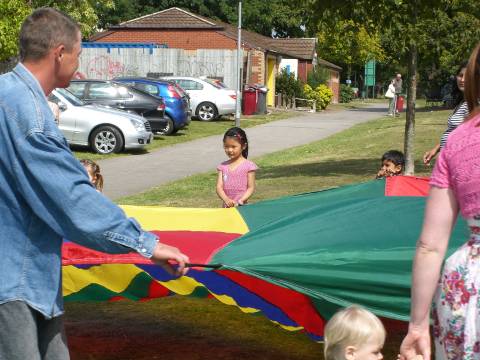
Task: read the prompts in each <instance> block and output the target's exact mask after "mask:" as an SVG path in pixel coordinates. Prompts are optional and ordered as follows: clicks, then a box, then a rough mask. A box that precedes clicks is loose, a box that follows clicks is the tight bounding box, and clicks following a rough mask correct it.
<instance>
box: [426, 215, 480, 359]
mask: <svg viewBox="0 0 480 360" xmlns="http://www.w3.org/2000/svg"><path fill="white" fill-rule="evenodd" d="M468 224H469V226H470V230H471V232H472V233H471V236H470V240H469V241H468V242H467V243H465V244H464V245H463V246H462V247H461V248H460V249H458V250H457V251H456V252H455V253H453V254H452V255H451V256H450V257H449V258H448V259H447V260H446V262H445V265H444V268H443V274H442V277H441V278H440V283H439V288H438V290H437V293H436V295H435V298H434V306H433V336H434V337H435V349H436V356H435V359H437V360H439V359H458V360H460V359H463V360H470V359H472V360H473V359H480V338H479V335H480V318H479V312H480V296H479V295H480V294H479V289H480V217H477V218H474V219H468Z"/></svg>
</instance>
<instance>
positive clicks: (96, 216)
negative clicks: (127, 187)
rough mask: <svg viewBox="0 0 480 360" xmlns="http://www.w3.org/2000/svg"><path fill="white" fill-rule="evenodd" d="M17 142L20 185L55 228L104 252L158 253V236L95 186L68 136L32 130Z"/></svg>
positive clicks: (14, 160)
mask: <svg viewBox="0 0 480 360" xmlns="http://www.w3.org/2000/svg"><path fill="white" fill-rule="evenodd" d="M15 146H16V149H15V150H16V156H15V157H12V159H11V160H12V165H13V171H14V174H15V177H16V179H17V183H18V187H19V191H20V193H21V194H22V195H23V198H24V199H25V201H26V202H28V204H29V206H30V207H31V209H32V210H33V212H34V213H35V214H36V215H37V216H38V217H39V218H41V219H42V220H43V221H44V222H45V223H46V224H48V226H50V227H51V228H52V229H53V230H54V231H55V232H57V233H58V234H59V235H61V236H63V237H64V238H66V239H69V240H70V241H74V242H76V243H78V244H80V245H83V246H86V247H89V248H92V249H95V250H98V251H102V252H107V253H127V252H131V251H132V250H135V251H137V252H138V253H139V254H141V255H142V256H144V257H147V258H150V257H151V256H152V254H153V249H154V248H155V246H156V244H157V242H158V238H157V236H156V235H155V234H153V233H149V232H145V231H143V230H142V228H141V227H140V225H139V224H138V222H137V221H136V220H134V219H132V218H127V217H126V215H125V213H124V212H123V210H122V209H121V208H119V207H118V206H117V205H115V204H114V203H113V202H111V201H110V200H109V199H107V198H106V197H105V196H103V195H102V194H101V193H99V192H98V191H96V190H95V189H94V187H93V186H92V185H91V184H90V182H89V180H88V177H87V174H86V172H85V170H84V168H83V167H82V165H81V164H80V163H79V161H78V160H77V159H76V158H75V157H74V156H73V155H72V153H71V151H70V149H69V148H68V145H67V144H66V142H65V140H64V139H63V138H60V137H58V136H55V134H45V133H44V132H42V131H32V132H31V133H29V134H27V136H26V137H25V138H23V139H16V141H15Z"/></svg>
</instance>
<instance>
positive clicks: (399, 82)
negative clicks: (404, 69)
mask: <svg viewBox="0 0 480 360" xmlns="http://www.w3.org/2000/svg"><path fill="white" fill-rule="evenodd" d="M402 83H403V81H402V74H400V73H399V74H397V75H396V76H395V79H393V86H394V88H395V98H394V100H393V103H394V104H395V109H394V110H395V112H394V114H395V115H396V114H398V97H399V96H400V94H401V93H402Z"/></svg>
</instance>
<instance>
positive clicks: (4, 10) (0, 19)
mask: <svg viewBox="0 0 480 360" xmlns="http://www.w3.org/2000/svg"><path fill="white" fill-rule="evenodd" d="M30 11H31V9H30V8H29V7H28V6H27V5H26V4H25V1H23V0H10V1H0V61H5V60H7V59H10V58H12V57H14V56H15V55H16V54H17V52H18V50H17V49H18V45H17V42H18V34H19V32H20V26H21V24H22V21H23V19H24V18H25V17H26V16H27V15H28V14H29V13H30Z"/></svg>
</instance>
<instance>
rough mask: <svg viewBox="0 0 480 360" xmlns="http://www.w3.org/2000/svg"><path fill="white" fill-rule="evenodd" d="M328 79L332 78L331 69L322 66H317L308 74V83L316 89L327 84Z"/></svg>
mask: <svg viewBox="0 0 480 360" xmlns="http://www.w3.org/2000/svg"><path fill="white" fill-rule="evenodd" d="M328 80H330V71H329V70H328V69H325V68H323V67H321V66H317V67H315V68H314V69H313V70H312V71H310V72H309V73H308V75H307V84H308V85H310V87H311V88H312V89H316V88H317V87H319V86H320V85H322V84H323V85H326V84H327V82H328Z"/></svg>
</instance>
